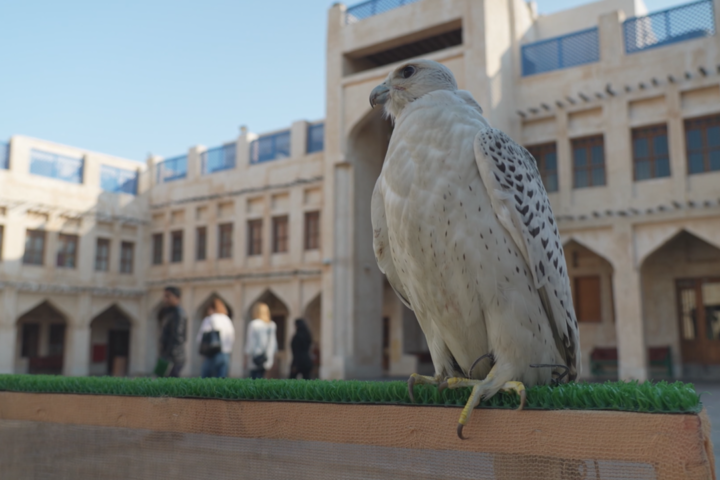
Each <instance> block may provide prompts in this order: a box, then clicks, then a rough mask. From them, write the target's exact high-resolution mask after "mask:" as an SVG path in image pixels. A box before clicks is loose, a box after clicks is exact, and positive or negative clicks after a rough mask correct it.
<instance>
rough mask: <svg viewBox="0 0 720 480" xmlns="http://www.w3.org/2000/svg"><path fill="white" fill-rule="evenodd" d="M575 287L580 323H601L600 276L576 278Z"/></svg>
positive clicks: (574, 300) (576, 311)
mask: <svg viewBox="0 0 720 480" xmlns="http://www.w3.org/2000/svg"><path fill="white" fill-rule="evenodd" d="M573 286H574V287H575V288H574V291H573V293H574V297H575V298H574V299H573V302H574V303H575V313H576V314H577V319H578V322H601V321H602V315H601V307H600V276H599V275H594V276H588V277H575V279H574V280H573Z"/></svg>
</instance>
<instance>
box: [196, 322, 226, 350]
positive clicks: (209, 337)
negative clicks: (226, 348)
mask: <svg viewBox="0 0 720 480" xmlns="http://www.w3.org/2000/svg"><path fill="white" fill-rule="evenodd" d="M210 324H211V326H212V327H213V329H212V330H210V331H209V332H204V333H203V336H202V340H200V355H202V356H204V357H208V358H209V357H214V356H215V355H217V354H218V353H220V352H221V351H222V343H220V332H219V331H217V330H215V327H214V326H213V325H212V319H211V320H210Z"/></svg>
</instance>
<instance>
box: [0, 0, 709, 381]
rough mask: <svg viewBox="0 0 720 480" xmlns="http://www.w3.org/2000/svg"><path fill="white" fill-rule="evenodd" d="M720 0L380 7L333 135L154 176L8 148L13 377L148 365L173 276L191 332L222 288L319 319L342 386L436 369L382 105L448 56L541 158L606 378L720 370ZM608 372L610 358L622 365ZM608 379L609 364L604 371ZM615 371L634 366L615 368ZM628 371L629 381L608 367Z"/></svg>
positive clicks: (467, 0) (4, 184)
mask: <svg viewBox="0 0 720 480" xmlns="http://www.w3.org/2000/svg"><path fill="white" fill-rule="evenodd" d="M719 6H720V0H700V1H697V2H693V3H689V4H685V5H681V6H679V7H676V8H673V9H670V10H667V11H663V12H654V13H648V12H647V11H646V9H645V7H644V6H643V4H642V3H641V2H640V1H639V0H637V1H636V0H601V1H599V2H595V3H591V4H587V5H584V6H581V7H577V8H574V9H570V10H565V11H561V12H558V13H555V14H552V15H547V16H539V15H537V13H536V12H535V10H534V7H533V6H532V4H526V3H525V2H523V1H522V0H480V1H476V0H414V1H413V0H404V1H402V0H394V1H387V0H386V1H382V2H381V1H377V0H371V1H369V2H364V3H362V4H359V5H356V6H352V7H345V6H344V5H341V4H337V5H335V6H333V7H332V8H331V9H330V11H329V13H328V43H327V72H326V73H327V93H326V102H327V112H326V118H325V119H324V121H319V122H312V123H309V122H304V121H301V122H296V123H294V124H293V125H291V126H290V128H289V129H288V130H284V131H279V132H273V133H268V134H263V135H259V136H258V135H256V134H253V133H250V132H247V131H244V130H243V131H242V132H241V134H240V136H239V137H238V138H237V139H234V140H232V141H229V142H228V143H226V144H225V145H222V146H219V147H215V148H206V147H203V146H196V147H193V148H191V149H190V150H189V151H188V152H187V153H186V154H184V155H182V156H178V157H173V158H168V159H160V158H151V159H149V160H148V161H147V164H146V165H141V164H138V163H133V162H131V161H128V160H120V159H116V158H112V157H109V156H106V155H100V154H95V153H92V152H85V151H82V150H79V149H75V148H70V147H64V146H60V145H54V144H49V143H47V142H43V141H39V140H33V139H29V138H25V137H19V136H16V137H13V138H11V140H10V142H9V147H8V149H7V154H6V155H5V156H4V157H5V158H3V157H2V156H0V255H1V256H0V259H1V260H0V289H1V290H0V299H2V300H1V301H2V305H1V306H0V371H2V372H13V371H16V372H27V371H56V372H63V373H65V374H79V375H84V374H105V373H116V374H126V373H129V374H145V373H147V372H149V371H150V369H151V367H152V365H153V364H154V361H155V355H156V340H157V334H158V328H159V326H158V323H157V320H156V319H155V316H156V315H155V314H156V312H157V308H158V305H159V301H160V298H161V293H162V287H163V285H165V284H168V283H172V284H177V285H178V286H180V287H181V288H182V290H183V299H182V302H183V305H184V307H185V309H186V310H187V312H188V314H189V316H190V319H191V329H190V330H191V339H190V341H189V342H188V346H187V348H188V352H189V358H191V361H190V362H189V363H188V365H187V366H186V367H185V371H184V374H185V375H197V374H198V373H199V368H200V360H201V359H200V358H199V357H198V355H197V354H196V347H195V344H194V343H193V342H192V339H193V338H194V333H195V332H196V331H197V329H198V328H199V324H200V320H201V318H202V313H203V310H204V306H205V305H206V304H207V302H208V301H209V300H210V299H212V298H213V297H214V296H219V297H220V298H221V299H223V300H224V301H225V303H226V304H227V305H228V306H229V307H230V310H231V311H232V314H233V319H234V322H235V325H236V331H237V332H238V335H237V337H238V341H237V342H236V349H235V352H234V354H233V355H232V368H231V375H233V376H241V375H243V374H244V368H245V366H244V365H243V364H244V359H243V355H242V353H241V350H242V343H243V340H244V330H245V325H246V322H247V320H248V319H249V318H248V317H249V311H250V309H251V307H252V305H253V304H254V303H255V302H256V301H258V300H263V301H266V302H268V303H269V304H270V306H271V309H272V315H273V317H274V318H275V320H276V321H277V322H278V325H279V326H280V328H279V330H278V331H279V333H278V334H279V337H280V338H279V343H280V345H281V350H280V352H279V354H278V355H279V361H278V362H277V363H278V367H277V368H276V370H275V371H274V372H273V375H285V374H286V373H287V370H288V367H289V355H288V353H287V352H288V351H289V342H290V338H291V336H292V325H293V324H292V319H294V318H296V317H299V316H304V317H306V318H307V319H308V320H309V323H310V325H311V329H312V332H313V335H314V338H315V340H316V343H317V348H316V350H317V353H318V354H319V370H318V373H319V375H320V376H321V377H322V378H375V377H380V376H382V375H385V374H389V375H406V374H409V373H411V372H413V371H417V370H427V368H428V367H429V358H428V355H427V348H426V346H425V345H424V342H423V337H422V333H421V332H420V331H419V328H418V326H417V324H416V322H415V319H414V317H413V314H412V312H410V311H409V310H407V309H406V308H404V307H403V306H402V304H401V303H400V302H399V301H398V300H397V298H396V297H395V295H394V293H393V292H392V290H391V289H390V288H389V286H388V285H387V282H385V281H384V279H383V277H382V275H381V273H380V272H379V271H378V269H377V266H376V263H375V259H374V255H373V251H372V229H371V226H370V195H371V193H372V189H373V186H374V183H375V179H376V178H377V175H378V173H379V171H380V168H381V166H382V159H383V157H384V153H385V150H386V148H387V143H388V139H389V136H390V134H391V132H392V126H391V125H390V124H389V123H388V122H387V121H386V120H384V119H383V118H382V115H381V112H379V111H373V110H371V109H370V107H369V105H368V95H369V93H370V91H371V90H372V88H373V87H374V86H375V85H377V84H378V83H380V82H381V81H382V80H383V78H384V77H385V76H386V75H387V73H388V72H389V71H391V70H392V69H394V68H396V67H397V66H398V65H399V64H400V63H402V62H404V61H407V60H409V59H412V58H417V57H423V58H430V59H433V60H437V61H439V62H442V63H444V64H446V65H447V66H448V67H449V68H450V69H452V70H453V72H454V73H455V75H456V78H457V80H458V83H459V85H460V87H461V88H463V89H466V90H469V91H470V92H472V94H473V95H474V96H475V98H476V99H477V100H478V101H479V103H480V104H481V105H482V106H483V108H484V110H485V115H486V117H487V118H488V119H489V120H490V122H491V123H492V124H493V125H494V126H496V127H498V128H501V129H503V130H505V131H506V132H508V133H509V134H510V135H511V136H512V137H513V138H515V139H516V140H517V141H518V142H520V143H522V144H523V145H525V146H526V147H527V148H528V149H529V150H530V151H531V153H533V155H534V156H535V157H536V159H537V160H538V164H539V167H540V170H541V172H542V174H543V178H544V181H545V184H546V188H547V190H548V192H549V194H550V199H551V203H552V206H553V209H554V212H555V214H556V217H557V220H558V224H559V227H560V231H561V234H562V237H563V240H564V246H565V250H566V252H565V253H566V258H567V260H568V270H569V272H570V276H571V283H572V287H573V292H574V297H575V304H576V310H577V313H578V319H579V321H580V330H581V331H580V337H581V342H582V355H583V375H584V376H585V377H590V376H592V375H593V373H594V372H595V373H600V368H601V367H602V368H605V367H607V365H608V364H610V365H611V364H613V363H614V361H613V358H615V356H617V358H618V359H619V375H620V377H621V378H635V379H645V378H649V377H653V378H658V377H660V376H668V375H670V376H674V377H683V376H684V377H686V378H687V377H689V378H696V377H702V376H713V375H714V376H717V375H718V374H719V373H720V250H718V248H720V51H719V50H718V47H719V46H720V45H719V42H718V36H717V33H716V32H717V30H718V19H717V16H716V15H715V13H714V12H716V11H718V7H719ZM603 362H604V363H603ZM603 365H605V367H603ZM609 370H610V373H611V374H612V366H611V367H610V369H609ZM603 371H604V372H605V371H606V370H603Z"/></svg>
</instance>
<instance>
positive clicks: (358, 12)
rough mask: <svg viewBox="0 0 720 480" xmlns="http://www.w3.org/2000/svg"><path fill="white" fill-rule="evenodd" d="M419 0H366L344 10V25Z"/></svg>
mask: <svg viewBox="0 0 720 480" xmlns="http://www.w3.org/2000/svg"><path fill="white" fill-rule="evenodd" d="M417 1H419V0H368V1H367V2H362V3H358V4H357V5H353V6H352V7H349V8H348V9H347V11H346V12H345V25H350V24H351V23H356V22H359V21H360V20H365V19H366V18H370V17H372V16H375V15H379V14H381V13H385V12H389V11H390V10H395V9H396V8H399V7H402V6H403V5H408V4H411V3H415V2H417Z"/></svg>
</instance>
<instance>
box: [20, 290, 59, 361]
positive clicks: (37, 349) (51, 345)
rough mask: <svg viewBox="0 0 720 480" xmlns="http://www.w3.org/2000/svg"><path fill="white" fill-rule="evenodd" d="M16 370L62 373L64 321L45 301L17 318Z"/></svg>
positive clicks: (57, 311)
mask: <svg viewBox="0 0 720 480" xmlns="http://www.w3.org/2000/svg"><path fill="white" fill-rule="evenodd" d="M16 325H17V343H16V348H15V352H16V353H15V373H31V374H40V373H42V374H53V375H61V374H62V373H63V365H64V364H65V352H66V348H65V347H66V337H67V335H66V330H67V328H66V327H67V320H66V318H65V316H64V315H63V314H62V313H60V311H59V310H57V309H56V308H55V307H53V306H52V304H50V302H48V301H44V302H42V303H41V304H39V305H38V306H36V307H35V308H33V309H32V310H30V311H28V312H27V313H25V314H23V315H22V316H21V317H20V318H18V320H17V322H16Z"/></svg>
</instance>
